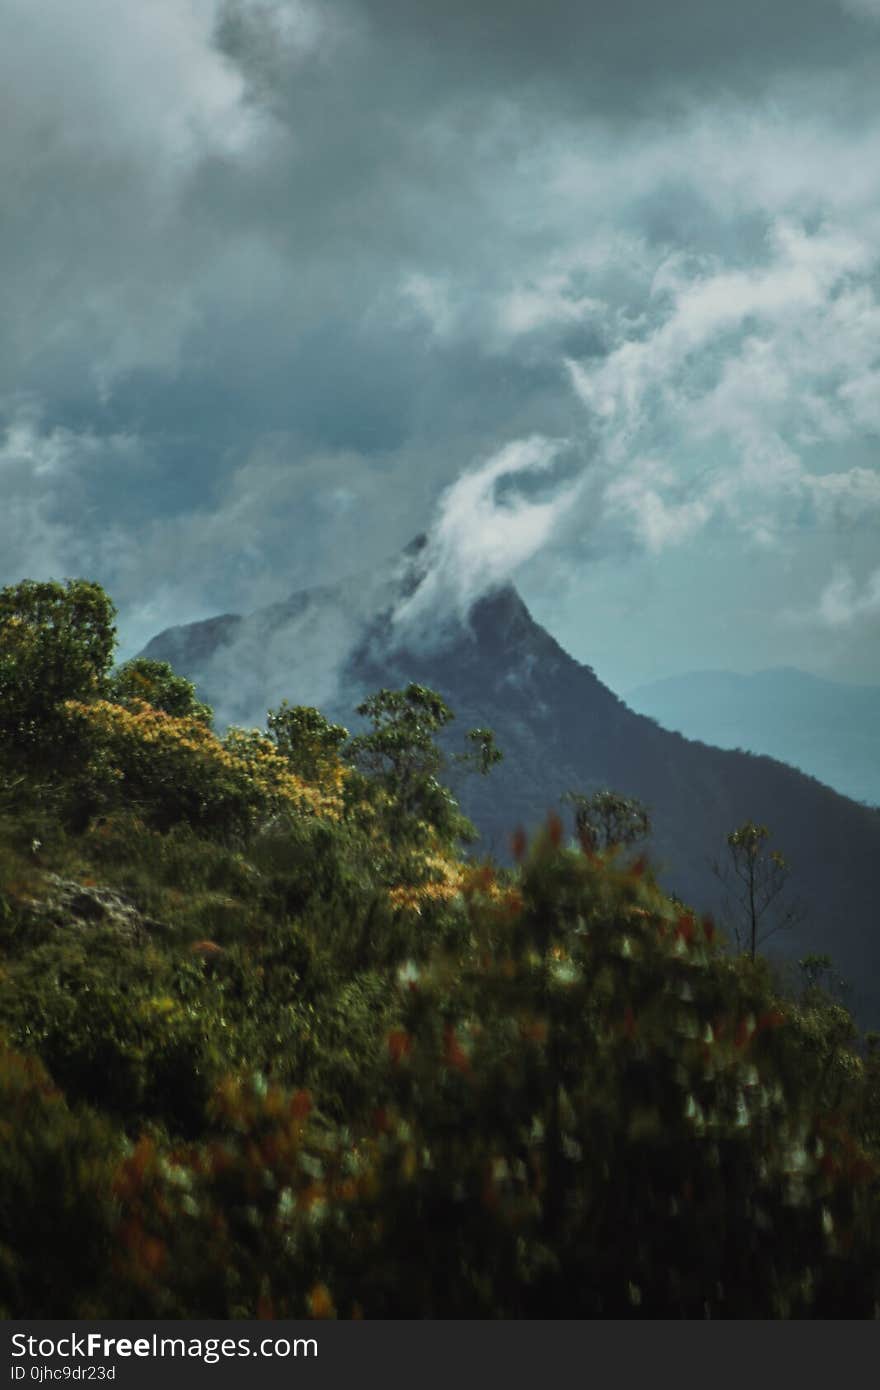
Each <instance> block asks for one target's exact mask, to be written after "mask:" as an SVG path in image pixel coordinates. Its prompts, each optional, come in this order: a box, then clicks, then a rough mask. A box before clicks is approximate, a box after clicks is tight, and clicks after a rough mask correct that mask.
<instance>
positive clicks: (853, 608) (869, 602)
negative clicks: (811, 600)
mask: <svg viewBox="0 0 880 1390" xmlns="http://www.w3.org/2000/svg"><path fill="white" fill-rule="evenodd" d="M817 616H818V618H819V620H820V621H821V622H822V623H824V624H825V625H826V626H827V627H832V628H836V627H852V626H853V624H854V623H859V622H862V621H864V620H866V619H870V618H876V617H880V569H876V570H874V572H873V574H871V575H869V576H868V578H867V579H866V580H865V583H864V584H863V585H862V586H861V587H859V585H858V584H857V583H856V581H855V579H854V578H853V576H852V574H851V573H850V571H849V570H848V569H845V568H843V567H841V568H839V569H838V570H837V571H836V572H835V574H834V575H833V577H832V579H831V580H830V581H829V583H828V585H827V586H826V588H825V589H824V590H823V591H822V596H821V598H820V599H819V606H818V610H817Z"/></svg>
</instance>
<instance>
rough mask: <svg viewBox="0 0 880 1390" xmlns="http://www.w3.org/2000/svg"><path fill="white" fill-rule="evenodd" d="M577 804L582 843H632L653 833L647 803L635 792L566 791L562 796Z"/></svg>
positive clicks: (603, 847) (602, 845) (601, 845)
mask: <svg viewBox="0 0 880 1390" xmlns="http://www.w3.org/2000/svg"><path fill="white" fill-rule="evenodd" d="M562 800H563V801H568V802H570V803H571V805H572V806H573V807H574V821H575V830H576V832H577V836H578V839H579V840H580V841H581V843H582V844H589V846H590V848H591V849H599V850H606V849H610V848H611V847H612V846H614V845H633V844H636V843H637V842H638V841H639V840H644V839H646V838H647V836H648V835H650V833H651V817H650V814H649V812H648V809H647V807H646V806H644V805H643V803H642V802H641V801H639V800H638V799H637V798H636V797H634V796H621V794H620V793H619V792H613V791H608V790H607V789H606V790H603V791H598V792H594V793H593V795H592V796H584V795H583V794H582V793H581V792H566V794H565V796H563V798H562Z"/></svg>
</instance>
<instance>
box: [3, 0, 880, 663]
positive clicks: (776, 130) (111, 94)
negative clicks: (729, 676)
mask: <svg viewBox="0 0 880 1390" xmlns="http://www.w3.org/2000/svg"><path fill="white" fill-rule="evenodd" d="M0 17H2V20H3V24H2V42H0V177H2V198H0V218H2V222H0V274H2V315H0V583H9V582H14V581H15V580H17V579H20V578H22V577H24V576H26V575H27V576H31V577H45V576H50V575H51V576H55V577H63V576H68V575H78V574H82V575H86V576H89V577H93V578H96V579H98V580H100V581H101V582H102V583H103V584H104V585H105V586H106V587H107V588H108V589H109V591H110V592H111V594H112V595H113V597H114V598H115V600H116V602H117V604H118V606H119V609H120V630H121V636H122V650H123V654H131V653H132V652H133V651H134V650H136V649H137V648H138V647H139V646H140V645H142V643H143V642H144V641H146V639H147V638H148V637H150V636H151V635H152V634H153V633H155V632H156V631H158V630H159V629H160V628H162V627H165V626H167V625H169V624H171V623H177V622H185V621H189V620H191V619H194V618H200V617H206V616H209V615H211V614H213V613H216V612H220V611H228V610H234V611H246V610H248V609H250V608H252V607H254V606H256V605H258V604H260V603H264V602H267V601H271V600H273V599H275V598H278V597H280V596H282V595H284V594H285V593H287V592H289V591H290V590H292V589H295V588H299V587H303V586H306V585H309V584H312V583H324V582H327V581H329V580H333V579H335V578H337V577H339V576H341V575H343V574H346V573H349V572H351V571H352V570H357V569H359V568H362V567H371V566H373V565H376V564H377V563H378V562H379V561H380V560H382V559H383V558H384V557H386V556H387V555H389V554H391V553H392V552H394V551H396V550H397V549H399V548H400V547H402V546H403V545H405V544H406V543H407V541H409V540H410V539H411V538H412V537H413V536H414V535H415V534H416V533H417V532H419V531H422V530H427V529H429V528H433V537H434V552H433V553H434V554H435V557H436V561H437V566H438V576H437V579H436V583H435V585H434V586H433V588H432V593H433V594H434V595H435V597H436V595H437V585H439V586H440V588H441V589H443V587H444V585H445V587H446V590H447V592H448V596H450V597H451V598H452V599H454V600H455V601H456V602H466V601H467V599H468V598H469V597H470V596H471V594H472V593H474V592H476V591H478V590H479V589H480V588H481V587H484V586H485V585H487V584H491V583H493V582H496V581H497V580H499V579H503V578H505V577H506V576H508V575H512V576H513V577H514V578H515V580H516V582H517V584H518V586H519V587H520V590H521V592H522V594H523V596H524V597H525V599H526V600H527V602H528V603H529V604H530V606H531V607H532V610H533V612H534V613H535V615H536V617H538V618H539V619H540V620H541V621H542V622H544V623H545V625H546V626H548V627H549V628H550V629H551V631H553V632H554V634H555V635H556V636H557V637H558V638H559V639H560V640H561V641H562V642H563V644H564V645H565V646H566V647H567V648H568V649H569V650H570V651H571V652H572V653H573V654H574V655H575V656H577V657H578V658H580V659H581V660H584V661H587V662H589V663H591V664H592V665H593V666H594V667H595V668H596V670H597V672H598V674H599V675H600V676H602V677H603V679H605V680H607V681H608V682H609V683H610V684H611V685H612V686H615V687H616V688H618V689H624V688H626V687H627V686H628V685H632V684H635V683H637V682H639V681H643V680H649V679H652V678H654V677H658V676H664V675H668V674H672V673H675V672H679V671H683V670H687V669H693V668H695V667H709V666H725V667H730V668H733V669H736V670H741V671H751V670H754V669H757V668H761V667H764V666H769V665H777V664H793V665H798V666H801V667H803V668H805V669H807V670H812V671H816V672H819V673H822V674H825V675H831V676H836V677H839V678H841V679H845V680H856V681H871V682H874V681H880V641H878V637H880V544H878V538H880V444H878V436H880V278H878V272H880V103H878V101H877V92H878V91H880V0H772V3H770V0H737V3H736V4H731V3H722V0H663V3H662V4H661V3H659V2H658V0H542V3H540V4H539V3H537V0H321V2H320V3H318V0H150V3H149V4H145V3H143V0H76V4H71V0H38V3H37V2H36V0H0ZM412 616H413V620H415V621H423V622H430V612H429V611H427V610H423V611H421V612H416V613H415V614H414V615H412Z"/></svg>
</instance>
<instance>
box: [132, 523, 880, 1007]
mask: <svg viewBox="0 0 880 1390" xmlns="http://www.w3.org/2000/svg"><path fill="white" fill-rule="evenodd" d="M402 558H403V561H404V563H403V565H401V563H400V562H399V561H398V562H396V565H395V566H392V567H391V570H390V572H389V573H388V574H386V575H383V574H376V575H368V576H363V577H362V578H360V579H359V580H356V581H351V582H349V583H347V584H343V585H339V586H337V587H336V588H325V589H321V590H316V591H312V592H306V593H302V594H297V595H294V596H293V597H292V598H291V599H290V600H288V601H287V602H286V603H279V604H276V605H274V606H273V607H271V608H266V609H261V610H259V611H258V612H256V613H254V614H252V615H250V616H249V617H246V618H240V617H236V616H234V615H227V616H226V617H223V618H218V619H212V620H210V621H209V622H206V623H195V624H191V625H189V626H187V627H183V628H176V629H172V630H170V631H169V632H167V633H164V634H161V635H160V636H159V637H157V638H155V639H154V640H153V641H152V642H151V643H150V644H149V645H148V647H147V648H146V649H145V654H146V655H148V656H151V657H157V658H161V659H164V660H167V661H170V662H171V663H172V664H173V665H174V666H175V668H176V669H178V670H179V671H181V672H182V673H183V674H184V675H186V676H187V677H188V678H189V679H191V680H193V681H194V682H195V683H196V685H197V688H198V689H199V691H200V692H201V693H202V695H203V697H204V698H205V699H207V700H208V701H209V702H211V703H212V704H216V705H217V707H218V708H219V709H221V710H223V711H224V712H226V714H227V717H230V716H231V717H233V718H234V719H236V720H240V719H242V718H247V719H250V718H253V719H260V720H262V718H263V714H264V711H265V709H266V707H267V706H268V705H269V704H271V703H273V702H274V701H275V700H277V699H278V698H281V696H282V695H283V696H284V697H286V698H288V699H290V700H293V701H297V700H307V701H309V702H310V698H311V696H312V694H313V692H314V691H315V690H317V692H318V694H319V695H320V697H321V700H322V708H324V709H325V710H326V711H327V712H328V713H330V714H331V715H332V717H333V718H334V719H336V720H339V721H341V722H347V721H349V720H350V719H351V718H352V715H353V709H354V706H355V705H356V703H357V701H358V700H359V699H361V698H363V696H364V695H365V694H366V693H368V692H369V691H370V690H373V689H375V688H377V687H381V686H402V685H405V684H407V682H409V681H417V682H420V683H422V684H425V685H428V686H430V687H434V688H436V689H438V690H442V691H443V693H444V695H445V696H446V698H447V699H448V700H449V702H450V704H451V705H452V706H453V708H454V709H455V710H456V712H457V714H458V717H459V720H460V722H461V723H462V724H474V725H488V726H489V727H491V728H493V729H494V730H495V732H496V735H497V738H498V742H499V745H500V746H501V747H502V748H503V749H504V751H505V754H506V757H505V760H504V762H503V763H502V764H501V766H500V767H499V768H498V770H497V772H496V774H495V775H494V776H493V777H492V778H491V779H490V780H489V781H486V782H484V781H482V780H471V781H470V782H468V783H462V784H461V786H460V787H459V788H458V790H459V791H460V794H461V799H462V804H463V806H464V808H465V810H466V811H467V814H468V815H469V816H470V817H471V818H472V820H473V821H474V823H475V824H476V826H477V827H478V829H479V831H480V833H481V837H482V838H481V847H482V848H483V850H485V851H486V852H489V853H491V854H492V855H494V856H495V857H497V858H499V859H501V860H503V861H508V862H509V843H510V833H511V828H512V827H513V826H515V825H517V824H522V825H524V826H526V827H532V826H535V825H537V824H539V823H541V821H542V820H543V819H544V818H545V817H546V815H547V812H548V811H550V810H556V811H561V805H560V797H561V796H562V795H563V794H565V793H566V792H568V791H574V792H578V793H582V794H585V793H591V792H594V791H596V790H598V789H600V788H602V787H612V788H614V789H615V790H617V791H620V792H622V793H623V794H625V795H628V796H635V797H637V798H639V799H640V800H642V801H644V802H645V803H646V804H647V805H648V807H649V808H650V811H651V815H652V819H653V826H654V832H653V836H652V838H651V841H650V849H651V853H652V857H653V860H654V863H655V864H656V866H657V871H658V874H659V878H660V882H661V883H662V885H663V886H664V887H665V888H666V889H667V890H668V891H671V892H674V893H675V894H676V895H678V896H679V897H682V898H685V899H687V900H688V901H691V902H695V903H698V904H700V906H701V907H702V908H704V909H707V910H711V911H713V912H714V913H715V914H716V915H718V916H719V917H723V916H724V915H725V914H726V913H727V911H728V907H727V901H726V894H725V893H724V892H723V890H722V888H721V886H720V884H719V881H718V879H717V877H716V876H715V874H714V872H713V864H714V863H715V862H716V861H717V859H718V858H719V856H721V855H723V853H724V844H725V836H726V834H727V833H728V831H729V830H730V829H731V828H732V827H734V826H736V825H739V824H741V823H742V822H743V821H745V820H747V819H752V820H754V821H756V822H758V823H761V824H765V825H767V826H768V827H770V829H771V830H772V832H773V842H774V845H775V846H776V847H777V848H778V849H779V850H780V851H781V852H782V853H783V854H784V856H785V858H786V859H787V860H788V862H789V864H790V866H791V870H792V874H791V881H792V884H793V885H794V886H795V888H796V891H797V893H798V895H799V898H800V903H801V906H802V908H803V911H802V913H801V914H800V917H799V921H798V926H797V930H796V931H788V932H780V933H778V934H777V935H776V936H775V938H774V940H773V942H772V949H773V951H774V952H775V953H776V954H778V955H780V956H782V957H787V958H788V959H789V960H793V961H796V960H797V959H800V958H801V957H802V956H803V955H805V954H808V953H810V952H818V953H828V954H830V955H831V956H832V957H833V958H834V961H835V964H836V966H837V969H838V971H839V973H840V975H841V976H842V977H843V978H844V979H845V980H846V981H847V982H848V984H849V987H850V990H851V994H850V996H849V1002H850V1005H851V1007H852V1008H853V1009H854V1010H855V1012H856V1014H857V1016H858V1018H859V1020H860V1021H861V1023H862V1024H863V1026H865V1027H880V930H878V913H877V897H876V871H875V865H876V864H877V863H880V814H878V812H877V811H876V810H874V809H872V808H868V807H866V806H861V805H859V804H857V803H855V802H853V801H850V800H848V799H847V798H846V797H843V796H840V795H839V794H837V793H835V792H834V791H832V790H831V789H830V788H829V787H826V786H824V785H822V784H821V783H820V782H818V781H816V780H815V779H814V778H811V777H808V776H806V775H804V774H803V773H801V772H798V771H797V770H796V769H794V768H791V767H788V766H786V765H785V764H784V763H780V762H777V761H775V760H773V759H771V758H767V757H757V756H752V755H749V754H747V753H743V752H737V751H723V750H721V749H718V748H713V747H709V746H708V745H706V744H702V743H698V742H695V741H693V740H689V739H685V738H683V737H682V736H681V735H678V734H675V733H671V732H669V731H667V730H666V729H662V728H660V727H659V726H658V725H657V724H656V723H655V722H654V721H653V720H651V719H648V718H646V717H644V716H642V715H638V714H635V713H634V712H633V711H632V710H630V709H628V708H627V706H626V705H625V704H624V703H623V702H622V701H621V700H620V699H619V698H618V697H617V696H616V695H615V694H613V693H612V691H610V690H609V689H608V688H607V687H606V686H604V685H603V684H602V682H601V681H599V680H598V678H597V677H596V675H595V674H594V672H593V671H592V670H591V669H590V668H589V667H587V666H584V665H581V664H580V663H579V662H577V661H575V660H574V659H573V658H572V657H570V656H569V655H568V653H567V652H565V651H564V650H563V649H562V648H561V647H560V646H559V644H558V643H557V642H556V641H555V640H554V639H553V638H552V637H551V635H550V634H549V633H548V632H546V631H545V629H544V628H542V627H540V626H539V625H538V624H537V623H536V622H534V620H533V619H532V617H531V615H530V614H529V612H528V609H527V608H526V606H525V604H524V603H523V602H522V600H521V598H520V597H519V595H518V594H517V593H516V591H515V590H514V589H513V588H512V587H509V586H508V587H505V588H502V589H500V590H498V591H496V592H495V593H494V594H491V595H490V596H488V597H486V598H484V599H482V600H480V601H479V602H478V603H477V604H476V605H475V606H474V608H473V609H472V610H471V612H470V614H469V616H468V620H467V622H465V623H452V624H447V625H445V626H442V627H441V626H440V620H441V615H439V614H438V615H436V616H437V622H438V631H437V633H430V632H429V633H415V634H410V635H409V636H408V638H407V640H401V639H400V637H399V635H398V636H397V640H396V641H394V642H392V641H391V640H390V638H391V635H392V634H391V632H390V627H391V623H392V615H393V612H394V605H395V603H396V602H399V601H400V598H401V595H404V596H406V595H407V594H409V593H410V592H412V591H413V590H415V589H416V588H417V587H418V584H419V582H420V574H419V569H418V559H419V550H418V543H416V544H415V546H413V547H411V548H410V551H409V552H408V554H407V555H405V556H404V557H402ZM322 634H323V637H324V641H325V647H326V650H331V651H332V652H333V653H334V661H335V663H336V664H335V666H334V668H333V670H332V673H331V672H330V671H328V672H326V673H325V674H324V675H323V676H322V678H321V679H320V680H319V681H318V682H317V684H316V679H315V673H314V672H315V665H316V658H315V651H316V648H317V647H319V646H320V642H321V635H322Z"/></svg>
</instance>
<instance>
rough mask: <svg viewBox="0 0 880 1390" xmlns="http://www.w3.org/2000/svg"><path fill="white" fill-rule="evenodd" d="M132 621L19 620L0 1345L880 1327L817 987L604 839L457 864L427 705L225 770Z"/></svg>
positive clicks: (292, 717)
mask: <svg viewBox="0 0 880 1390" xmlns="http://www.w3.org/2000/svg"><path fill="white" fill-rule="evenodd" d="M113 620H114V614H113V609H112V605H111V603H110V601H109V599H108V598H107V596H106V595H105V594H104V593H103V592H102V590H100V588H98V586H96V585H91V584H86V583H84V582H82V581H75V582H72V583H68V584H67V585H58V584H33V583H25V584H22V585H18V586H15V587H14V588H10V589H6V590H3V591H2V592H0V1138H2V1144H0V1315H3V1316H6V1317H13V1318H15V1317H51V1316H55V1317H75V1318H86V1317H90V1318H91V1317H116V1318H124V1317H142V1318H152V1317H171V1318H177V1317H181V1318H183V1317H199V1316H201V1317H220V1318H227V1317H248V1318H250V1317H265V1318H271V1317H301V1316H314V1317H334V1316H339V1317H345V1318H348V1317H371V1318H376V1317H412V1318H421V1317H429V1318H443V1317H482V1318H496V1317H630V1316H633V1317H654V1318H657V1317H662V1318H666V1317H701V1318H702V1317H737V1318H741V1317H872V1316H876V1315H877V1313H878V1307H880V1259H878V1256H880V1053H878V1050H877V1048H876V1047H875V1046H874V1043H873V1040H871V1039H860V1038H859V1037H858V1035H857V1032H856V1029H855V1027H854V1025H853V1023H852V1020H851V1018H850V1016H849V1015H848V1013H847V1012H846V1010H845V1009H844V1008H843V1007H842V1006H841V1005H840V1004H839V1003H838V1002H836V1001H835V999H834V998H832V997H831V996H830V995H829V994H828V993H826V992H824V991H823V989H822V988H821V984H820V981H821V978H822V971H820V970H818V968H816V969H813V970H809V971H806V972H805V976H804V983H803V988H801V989H800V990H798V991H796V992H795V993H794V994H788V995H786V994H784V993H783V992H782V990H781V989H780V987H779V985H778V983H777V981H776V980H775V978H774V975H773V973H772V971H771V969H770V967H769V966H768V964H767V963H766V962H765V961H763V960H762V958H761V956H760V955H757V956H756V957H755V959H751V958H750V956H749V954H746V955H738V954H737V953H736V952H735V950H733V949H731V948H730V947H729V946H728V945H726V944H725V941H724V940H723V939H722V934H721V933H719V932H718V931H717V930H716V928H715V925H714V923H713V922H712V921H711V920H709V919H708V918H705V917H703V916H701V915H700V913H699V912H698V911H696V910H693V909H692V908H690V907H688V906H686V905H683V904H681V903H679V902H677V901H673V900H671V899H670V898H669V897H667V896H665V895H664V894H663V893H662V892H661V891H660V889H659V888H658V887H657V884H656V882H655V879H654V876H653V873H652V870H651V866H650V864H649V863H647V862H646V861H645V859H644V858H643V857H642V856H640V855H639V854H638V853H637V845H636V843H635V840H636V838H637V837H636V836H635V835H630V836H629V837H628V836H623V835H612V834H610V833H608V834H602V835H596V834H594V833H591V832H590V830H589V819H588V817H587V815H586V814H585V807H584V805H583V804H580V805H578V806H577V807H576V810H577V811H578V812H579V814H576V817H575V825H576V828H577V830H578V831H579V839H578V838H575V840H573V841H572V842H569V841H568V838H567V835H566V832H565V830H564V828H563V826H562V824H561V822H560V821H559V820H558V819H557V818H556V817H555V816H551V817H550V818H549V819H548V823H547V825H546V826H545V827H543V828H542V829H540V830H539V831H538V832H537V833H535V834H533V835H532V837H531V838H529V837H527V836H526V835H525V834H524V833H522V832H520V833H518V834H517V836H516V839H515V852H516V859H517V866H516V868H515V869H513V870H506V869H499V868H498V867H497V866H494V865H492V864H490V863H487V862H481V861H480V859H479V857H478V856H475V854H474V853H473V850H471V852H470V853H469V854H467V853H466V849H465V847H466V846H467V844H468V842H469V839H470V838H471V836H472V830H471V827H469V825H468V823H467V822H466V821H465V819H464V818H463V817H462V815H461V813H460V812H459V811H458V808H457V806H456V804H455V802H454V800H453V798H452V797H451V795H450V794H449V792H448V791H447V790H446V789H445V786H444V783H443V772H444V758H443V755H442V754H441V752H440V749H439V746H438V744H437V742H436V739H435V734H436V733H437V732H438V731H439V730H440V729H442V728H443V727H444V726H445V725H446V724H448V722H449V720H450V719H451V717H452V716H451V712H450V711H449V710H448V709H447V708H446V706H445V705H444V703H443V701H442V699H440V697H439V696H437V695H436V694H435V693H434V692H432V691H427V690H424V689H422V688H421V687H418V686H411V687H409V688H408V689H407V690H404V691H384V692H378V693H377V694H376V695H375V696H373V697H371V699H370V700H369V701H367V702H366V703H365V705H364V706H362V707H361V713H362V715H363V717H364V718H365V719H366V720H367V721H368V725H367V728H366V731H365V732H363V733H360V734H359V735H358V736H357V737H356V738H353V739H352V738H349V736H348V733H347V731H346V730H345V729H342V728H341V727H340V726H338V725H332V724H328V723H327V721H326V720H324V719H323V718H322V717H321V715H320V714H319V713H318V712H317V711H315V710H309V709H302V708H299V707H297V706H287V705H285V706H282V707H281V708H280V709H279V710H276V711H272V712H270V713H269V716H268V719H267V725H266V728H265V730H262V731H256V730H231V731H230V732H229V733H227V734H226V735H225V736H224V737H220V736H218V735H217V734H216V733H215V732H214V731H213V728H212V722H211V712H210V710H209V709H207V708H206V707H205V706H204V705H202V704H200V703H199V702H198V701H197V699H196V697H195V692H194V690H193V688H192V686H191V685H190V684H189V683H188V682H187V681H185V680H183V679H182V678H180V677H178V676H176V675H175V674H174V673H173V672H172V671H171V670H170V668H168V667H167V666H165V665H163V664H162V663H157V662H149V661H135V662H132V663H128V664H127V665H126V666H123V667H121V668H118V669H115V670H114V669H113V668H112V655H113V649H114V641H115V633H114V628H113ZM465 747H466V750H467V751H466V752H464V753H463V754H462V755H461V757H460V759H459V761H460V762H462V763H463V764H466V765H470V766H471V767H472V768H473V770H474V771H475V772H476V773H478V774H479V773H484V772H488V771H489V769H490V768H491V766H492V764H493V762H494V761H497V758H498V753H497V750H495V748H494V743H493V741H492V737H491V734H490V733H489V731H487V730H485V729H478V730H472V731H470V733H469V735H468V736H467V739H466V740H465ZM560 790H562V789H560ZM582 800H583V799H581V802H582ZM609 823H610V822H609ZM627 823H632V816H631V815H630V816H629V820H628V822H627ZM511 828H512V829H513V827H511ZM823 959H824V958H823Z"/></svg>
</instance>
